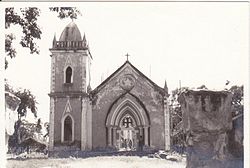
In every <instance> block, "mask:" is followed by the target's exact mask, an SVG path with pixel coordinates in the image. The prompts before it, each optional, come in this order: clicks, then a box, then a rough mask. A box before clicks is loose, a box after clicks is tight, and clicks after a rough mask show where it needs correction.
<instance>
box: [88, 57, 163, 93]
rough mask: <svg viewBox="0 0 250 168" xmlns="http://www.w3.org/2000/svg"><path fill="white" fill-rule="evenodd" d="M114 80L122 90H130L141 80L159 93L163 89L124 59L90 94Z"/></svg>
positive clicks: (99, 90)
mask: <svg viewBox="0 0 250 168" xmlns="http://www.w3.org/2000/svg"><path fill="white" fill-rule="evenodd" d="M112 81H115V83H116V84H118V85H119V86H120V87H121V88H122V89H123V90H125V91H130V90H132V89H133V88H134V87H135V86H136V85H137V83H138V82H143V85H145V86H146V87H149V88H150V89H152V90H154V91H157V92H158V93H159V94H161V95H164V94H165V91H164V89H163V88H161V87H159V86H158V85H157V84H155V83H154V82H153V81H152V80H150V79H149V78H148V77H147V76H146V75H144V74H143V73H142V72H141V71H139V70H138V69H137V68H136V67H135V66H133V65H132V64H131V63H130V62H129V61H126V62H125V63H124V64H123V65H122V66H121V67H120V68H118V69H117V70H116V71H115V72H114V73H113V74H111V75H110V76H109V77H108V78H107V79H106V80H104V81H103V82H102V83H101V84H100V85H99V86H98V87H97V88H96V89H94V90H93V91H92V95H96V94H97V93H98V92H101V90H103V89H104V88H107V86H108V85H109V84H110V83H111V82H112Z"/></svg>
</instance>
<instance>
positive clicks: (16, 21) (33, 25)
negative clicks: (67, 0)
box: [5, 7, 81, 69]
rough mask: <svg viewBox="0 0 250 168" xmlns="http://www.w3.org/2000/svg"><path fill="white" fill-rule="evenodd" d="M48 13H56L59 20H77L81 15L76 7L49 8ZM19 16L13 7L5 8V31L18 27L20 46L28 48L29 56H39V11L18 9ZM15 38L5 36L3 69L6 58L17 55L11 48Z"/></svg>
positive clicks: (10, 35)
mask: <svg viewBox="0 0 250 168" xmlns="http://www.w3.org/2000/svg"><path fill="white" fill-rule="evenodd" d="M49 10H50V11H52V12H57V14H58V17H59V18H60V19H65V18H71V19H77V17H78V15H81V12H80V10H78V9H77V8H76V7H50V8H49ZM19 12H20V13H21V14H19V13H17V11H15V9H14V8H13V7H11V8H5V29H9V28H10V27H11V25H18V26H20V27H21V29H22V35H21V41H20V44H21V46H22V47H25V48H29V50H30V54H34V53H35V54H39V46H37V44H36V40H38V39H41V34H42V31H41V28H40V26H39V25H38V24H37V20H38V17H39V16H40V13H41V10H40V9H39V8H36V7H28V8H20V11H19ZM15 39H16V36H15V35H14V34H13V33H10V34H6V35H5V53H6V57H5V69H7V68H8V58H14V57H16V55H17V53H16V50H15V47H13V45H12V44H13V40H15Z"/></svg>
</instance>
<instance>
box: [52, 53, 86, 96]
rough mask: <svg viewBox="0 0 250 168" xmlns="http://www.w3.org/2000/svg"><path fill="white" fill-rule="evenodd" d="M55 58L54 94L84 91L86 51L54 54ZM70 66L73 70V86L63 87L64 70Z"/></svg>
mask: <svg viewBox="0 0 250 168" xmlns="http://www.w3.org/2000/svg"><path fill="white" fill-rule="evenodd" d="M53 57H55V64H54V66H55V67H54V68H55V77H54V78H55V79H54V80H55V87H54V88H55V89H54V91H55V92H65V91H74V92H77V91H84V92H85V91H86V61H87V59H88V57H87V54H86V51H81V52H80V51H79V52H73V51H68V52H54V53H53ZM68 66H70V67H71V68H72V70H73V84H72V85H65V84H64V83H65V70H66V68H67V67H68Z"/></svg>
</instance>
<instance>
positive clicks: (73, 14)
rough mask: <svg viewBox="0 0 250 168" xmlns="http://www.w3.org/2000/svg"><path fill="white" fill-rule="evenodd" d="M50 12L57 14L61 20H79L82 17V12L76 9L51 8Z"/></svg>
mask: <svg viewBox="0 0 250 168" xmlns="http://www.w3.org/2000/svg"><path fill="white" fill-rule="evenodd" d="M49 10H50V11H52V12H57V13H58V16H57V17H59V18H60V19H65V18H70V19H77V17H78V16H81V15H82V14H81V12H80V10H79V9H77V8H76V7H50V8H49Z"/></svg>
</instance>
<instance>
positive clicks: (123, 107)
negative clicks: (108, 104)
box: [106, 96, 150, 151]
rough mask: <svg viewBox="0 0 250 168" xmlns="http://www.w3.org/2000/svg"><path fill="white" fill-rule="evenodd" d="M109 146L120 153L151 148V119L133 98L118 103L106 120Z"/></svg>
mask: <svg viewBox="0 0 250 168" xmlns="http://www.w3.org/2000/svg"><path fill="white" fill-rule="evenodd" d="M106 127H107V142H108V144H107V145H108V146H110V147H114V148H116V149H117V150H120V151H134V150H138V149H139V145H141V144H142V145H146V146H149V142H150V138H149V137H150V136H149V131H148V130H149V127H150V123H149V118H148V115H147V112H146V110H145V109H144V108H143V107H142V106H141V105H140V104H139V103H138V102H137V101H136V100H135V98H133V97H132V96H126V97H125V98H123V99H121V100H119V101H117V102H116V103H115V104H114V105H113V106H112V108H111V109H110V111H109V114H108V116H107V119H106Z"/></svg>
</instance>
